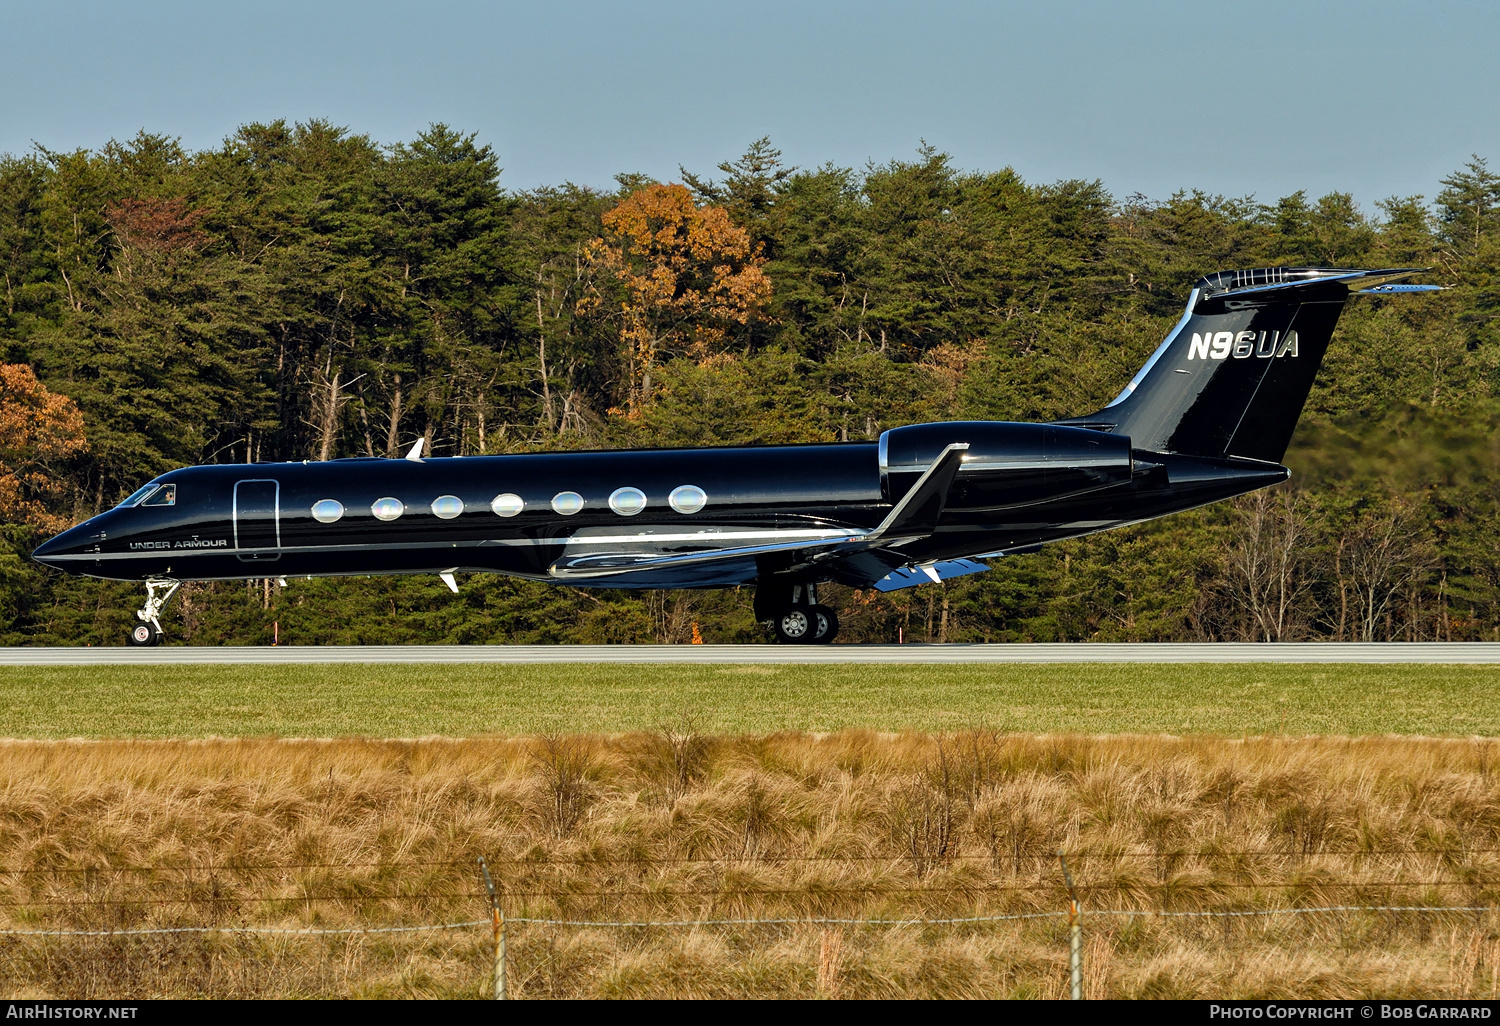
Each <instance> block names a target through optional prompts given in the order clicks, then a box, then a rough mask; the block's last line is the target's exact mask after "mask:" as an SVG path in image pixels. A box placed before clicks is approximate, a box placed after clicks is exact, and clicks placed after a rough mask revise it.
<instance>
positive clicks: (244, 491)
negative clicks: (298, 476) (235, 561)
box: [234, 480, 281, 563]
mask: <svg viewBox="0 0 1500 1026" xmlns="http://www.w3.org/2000/svg"><path fill="white" fill-rule="evenodd" d="M234 547H235V554H236V555H237V556H239V557H240V559H241V560H243V561H244V562H246V563H270V562H273V561H275V560H278V559H280V558H281V484H280V482H278V481H272V480H258V481H238V482H236V483H235V486H234Z"/></svg>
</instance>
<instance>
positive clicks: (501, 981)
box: [479, 855, 505, 1001]
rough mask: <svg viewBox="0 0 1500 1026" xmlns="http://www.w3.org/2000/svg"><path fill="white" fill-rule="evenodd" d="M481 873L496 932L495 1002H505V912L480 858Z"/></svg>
mask: <svg viewBox="0 0 1500 1026" xmlns="http://www.w3.org/2000/svg"><path fill="white" fill-rule="evenodd" d="M479 871H480V872H481V873H483V874H484V889H485V890H487V891H489V893H490V914H491V921H492V922H493V924H494V931H495V1000H496V1001H504V1000H505V912H504V911H503V910H502V909H501V908H500V896H499V895H498V894H496V893H495V882H494V881H493V880H491V879H490V867H489V866H486V865H485V864H484V856H483V855H481V856H479Z"/></svg>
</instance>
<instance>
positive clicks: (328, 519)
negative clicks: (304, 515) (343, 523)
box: [312, 499, 344, 524]
mask: <svg viewBox="0 0 1500 1026" xmlns="http://www.w3.org/2000/svg"><path fill="white" fill-rule="evenodd" d="M312 515H313V519H314V520H316V521H317V522H318V523H320V524H331V523H333V522H334V521H335V520H337V519H338V518H339V517H341V516H343V515H344V504H343V503H342V502H340V501H339V500H337V499H319V500H318V501H317V502H315V503H313V507H312Z"/></svg>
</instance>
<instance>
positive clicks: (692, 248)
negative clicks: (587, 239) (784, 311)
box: [585, 185, 771, 416]
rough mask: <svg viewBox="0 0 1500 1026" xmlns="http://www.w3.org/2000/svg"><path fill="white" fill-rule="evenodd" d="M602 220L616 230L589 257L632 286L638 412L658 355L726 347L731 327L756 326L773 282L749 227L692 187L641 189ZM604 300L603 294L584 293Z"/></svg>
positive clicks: (630, 364)
mask: <svg viewBox="0 0 1500 1026" xmlns="http://www.w3.org/2000/svg"><path fill="white" fill-rule="evenodd" d="M602 220H603V223H604V227H605V229H606V230H607V231H608V233H609V234H608V236H607V237H606V238H602V239H595V240H594V241H593V242H592V243H591V244H590V246H589V247H588V254H589V258H590V259H591V260H592V261H593V262H595V263H596V264H597V265H599V266H601V267H602V268H604V269H605V270H606V271H608V272H611V273H613V274H614V276H615V277H616V278H618V279H619V281H620V282H621V283H622V284H623V285H624V287H625V298H624V299H623V300H622V301H621V303H620V311H619V312H620V316H621V328H620V340H621V343H622V345H623V346H624V349H625V353H624V356H625V362H626V365H627V369H628V386H627V388H628V392H627V408H628V412H629V413H630V415H632V416H634V415H636V414H637V413H638V412H639V411H640V409H641V406H642V404H644V403H645V402H646V401H647V400H648V399H649V398H650V395H651V375H652V371H653V369H654V368H655V367H656V365H657V364H658V363H659V362H660V361H662V360H664V359H668V358H671V357H673V356H684V355H685V356H690V357H693V358H696V359H698V360H700V361H701V360H707V359H711V358H713V357H716V356H720V355H722V354H724V353H725V352H726V351H727V348H728V345H729V343H730V342H731V332H732V330H733V328H734V327H735V326H736V325H745V324H748V323H750V321H751V319H752V318H754V317H756V316H757V315H758V314H759V313H760V311H761V310H762V308H763V307H764V305H765V303H766V301H767V300H768V299H770V296H771V280H770V279H769V278H768V277H766V275H765V273H764V271H763V270H762V267H763V265H764V264H765V258H764V256H762V255H761V253H760V251H759V247H757V246H755V245H753V244H752V242H751V240H750V235H749V233H748V232H746V231H745V230H744V229H743V228H741V227H739V226H738V225H736V224H734V223H733V222H732V221H731V220H730V219H729V214H728V212H727V211H725V210H724V208H723V207H717V206H713V205H705V206H701V207H700V206H698V205H697V204H696V203H694V202H693V196H692V193H690V192H689V191H688V190H687V188H686V187H685V186H682V185H650V186H647V187H646V188H644V189H639V190H637V191H636V192H634V193H631V194H630V195H629V196H627V197H626V198H625V199H624V200H623V201H622V202H621V203H620V204H619V205H618V206H616V207H614V209H612V210H610V211H608V212H607V213H605V214H604V216H603V219H602ZM599 303H600V299H599V297H598V295H597V293H595V294H593V295H591V296H590V297H588V299H586V300H585V305H595V306H597V305H598V304H599Z"/></svg>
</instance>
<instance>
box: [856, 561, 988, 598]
mask: <svg viewBox="0 0 1500 1026" xmlns="http://www.w3.org/2000/svg"><path fill="white" fill-rule="evenodd" d="M988 569H989V567H988V566H986V565H985V564H984V563H978V562H975V561H974V560H972V559H940V560H938V561H937V562H936V563H923V564H922V565H921V566H904V567H902V568H900V569H899V570H892V571H891V572H890V573H888V574H886V575H885V576H884V577H882V578H881V579H880V580H878V581H876V582H875V589H876V590H877V591H900V590H901V589H902V588H915V587H916V586H917V585H919V584H932V583H934V582H936V581H946V580H948V579H949V578H950V577H963V576H964V575H965V574H982V573H984V572H985V571H986V570H988Z"/></svg>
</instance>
